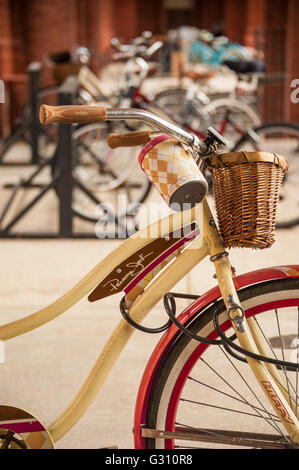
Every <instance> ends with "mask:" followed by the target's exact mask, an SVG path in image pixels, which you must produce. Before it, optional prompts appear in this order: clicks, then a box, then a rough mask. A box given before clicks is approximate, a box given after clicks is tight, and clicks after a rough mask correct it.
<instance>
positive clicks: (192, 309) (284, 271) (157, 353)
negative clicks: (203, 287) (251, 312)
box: [134, 265, 299, 449]
mask: <svg viewBox="0 0 299 470" xmlns="http://www.w3.org/2000/svg"><path fill="white" fill-rule="evenodd" d="M287 277H299V265H287V266H276V267H273V268H265V269H259V270H257V271H252V272H249V273H246V274H242V275H241V276H237V277H235V278H234V284H235V287H236V289H237V290H238V289H241V288H244V287H248V286H250V285H252V284H257V283H259V282H263V281H270V280H272V279H283V278H287ZM219 297H220V290H219V287H218V286H217V287H214V288H213V289H210V290H209V291H208V292H206V293H205V294H203V295H202V296H200V297H199V298H198V299H197V300H195V301H194V302H193V303H192V304H190V305H189V306H188V307H187V308H186V309H185V310H184V311H183V312H182V313H181V314H180V316H179V317H178V320H179V321H180V322H181V323H182V324H185V323H186V322H187V321H188V320H189V319H190V318H191V317H192V315H194V313H196V312H198V311H199V310H202V309H203V308H204V307H206V306H207V305H209V304H210V303H212V302H214V301H216V300H217V299H218V298H219ZM177 331H178V329H177V327H176V326H175V325H172V326H171V327H170V328H169V329H168V330H167V332H166V333H165V334H164V335H163V337H162V338H161V339H160V341H159V343H158V344H157V346H156V348H155V349H154V351H153V353H152V355H151V357H150V359H149V361H148V363H147V366H146V368H145V371H144V374H143V377H142V380H141V383H140V387H139V391H138V395H137V401H136V407H135V418H134V434H135V448H137V449H140V448H142V438H141V436H140V426H141V425H142V424H144V423H145V415H146V410H147V402H148V396H149V392H150V388H151V384H152V381H153V379H154V377H155V371H156V370H157V367H158V366H159V364H160V361H161V360H162V359H163V357H164V355H165V353H166V351H168V348H169V347H170V345H171V343H172V339H173V338H174V336H175V335H176V334H177Z"/></svg>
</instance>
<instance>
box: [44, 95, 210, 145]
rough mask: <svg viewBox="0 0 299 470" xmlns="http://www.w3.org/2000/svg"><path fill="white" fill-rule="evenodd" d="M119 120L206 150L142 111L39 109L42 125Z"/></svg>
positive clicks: (78, 107)
mask: <svg viewBox="0 0 299 470" xmlns="http://www.w3.org/2000/svg"><path fill="white" fill-rule="evenodd" d="M121 120H124V121H127V120H139V121H143V122H145V123H146V124H148V125H149V126H151V127H153V128H154V129H156V130H159V131H162V132H166V133H167V134H169V135H170V136H172V137H174V138H175V139H177V140H180V141H182V142H183V143H185V144H187V145H192V146H193V147H194V149H195V150H196V151H198V152H200V153H203V152H205V151H206V150H207V146H206V144H205V142H203V141H201V140H200V139H199V138H198V137H197V136H196V135H194V134H191V133H189V132H186V131H185V130H183V129H181V128H180V127H178V126H176V125H175V124H173V123H170V122H168V121H166V120H165V119H162V118H161V117H159V116H156V115H155V114H153V113H150V112H149V111H145V110H143V109H131V108H108V109H106V108H104V107H102V106H96V105H95V106H92V105H68V106H49V105H45V104H43V105H42V106H41V107H40V121H41V123H42V124H48V123H54V122H58V123H65V124H72V123H74V124H87V123H93V122H105V121H121Z"/></svg>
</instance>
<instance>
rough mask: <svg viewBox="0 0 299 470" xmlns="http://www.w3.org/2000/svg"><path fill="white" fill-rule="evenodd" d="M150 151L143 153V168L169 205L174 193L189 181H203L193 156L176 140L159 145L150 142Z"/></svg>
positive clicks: (159, 143) (165, 141) (164, 141)
mask: <svg viewBox="0 0 299 470" xmlns="http://www.w3.org/2000/svg"><path fill="white" fill-rule="evenodd" d="M150 144H151V145H150V146H149V150H148V151H147V152H146V153H145V152H143V155H142V160H141V161H140V160H139V161H140V163H141V167H142V169H143V171H144V172H145V174H146V175H147V177H148V178H149V179H150V181H151V182H152V184H153V185H154V186H155V188H156V189H157V191H158V192H159V193H160V194H161V196H162V197H163V198H164V199H165V201H166V202H167V204H169V202H170V199H171V197H172V195H173V194H174V192H175V191H176V190H177V189H178V188H180V187H181V186H182V185H183V184H185V183H187V182H189V181H198V180H201V181H202V180H203V176H202V174H201V172H200V170H199V169H198V167H197V165H196V163H195V161H194V159H193V158H192V155H191V154H189V153H187V152H186V150H185V149H184V148H183V146H182V145H181V144H180V143H178V142H176V141H175V140H172V139H170V138H169V139H168V140H163V141H162V142H161V141H160V142H159V141H158V143H157V145H153V144H154V140H153V141H152V142H150Z"/></svg>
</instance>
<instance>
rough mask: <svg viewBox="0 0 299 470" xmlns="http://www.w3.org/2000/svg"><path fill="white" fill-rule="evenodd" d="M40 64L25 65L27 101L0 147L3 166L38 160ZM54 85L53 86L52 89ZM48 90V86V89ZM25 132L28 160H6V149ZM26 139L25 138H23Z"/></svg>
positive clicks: (0, 160)
mask: <svg viewBox="0 0 299 470" xmlns="http://www.w3.org/2000/svg"><path fill="white" fill-rule="evenodd" d="M41 74H42V64H41V63H40V62H32V63H31V64H29V66H28V67H27V76H28V102H27V104H26V105H25V107H24V110H23V114H22V115H21V117H20V123H19V124H18V126H17V127H16V129H15V130H14V132H13V133H12V134H11V136H10V137H8V138H7V139H6V140H5V141H4V143H3V144H2V147H1V149H0V164H1V165H4V166H20V165H22V166H23V165H32V164H37V163H38V161H39V146H38V142H39V135H40V133H42V132H43V128H42V126H41V124H40V122H39V118H38V113H39V106H40V102H39V101H40V100H39V94H40V92H41V91H42V89H41ZM55 88H56V87H53V90H54V89H55ZM48 90H50V88H49V89H48ZM26 132H27V140H28V137H29V136H30V147H31V156H30V159H29V160H28V161H23V160H21V161H12V160H11V159H10V160H8V161H6V159H5V157H6V154H7V152H8V150H9V149H10V148H11V147H12V146H13V145H14V144H16V143H17V142H18V141H19V140H20V139H22V138H24V136H25V133H26ZM25 140H26V138H25Z"/></svg>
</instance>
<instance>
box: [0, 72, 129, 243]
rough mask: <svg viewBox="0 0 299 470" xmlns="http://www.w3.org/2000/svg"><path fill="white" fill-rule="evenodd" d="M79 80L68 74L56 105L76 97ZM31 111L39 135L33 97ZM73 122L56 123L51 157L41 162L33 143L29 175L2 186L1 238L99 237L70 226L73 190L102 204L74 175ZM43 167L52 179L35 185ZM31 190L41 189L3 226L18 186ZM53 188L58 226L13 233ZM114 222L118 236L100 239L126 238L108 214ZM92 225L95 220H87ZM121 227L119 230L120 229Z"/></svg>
mask: <svg viewBox="0 0 299 470" xmlns="http://www.w3.org/2000/svg"><path fill="white" fill-rule="evenodd" d="M37 70H38V69H37V68H36V69H35V70H34V69H33V70H32V73H33V75H34V79H32V93H33V90H34V89H35V85H37V81H38V75H37V74H36V75H35V73H36V72H37ZM78 89H79V85H78V80H77V78H76V77H74V76H70V77H68V78H67V79H66V80H65V82H64V83H63V84H62V85H61V87H60V88H59V90H58V104H59V105H70V104H73V103H74V102H75V100H76V96H77V94H78ZM32 103H33V107H32V112H33V113H34V116H35V118H33V119H32V128H31V132H32V137H33V138H34V139H37V138H38V133H39V128H40V123H39V122H38V124H37V122H36V117H37V116H38V111H39V109H38V106H39V104H38V102H37V100H33V101H32ZM72 131H73V128H72V125H71V124H59V125H58V143H57V147H56V150H55V152H54V154H53V156H52V157H51V158H50V159H49V160H46V161H41V160H40V159H39V155H38V146H37V142H36V141H35V142H34V145H33V146H32V161H33V162H36V165H35V168H34V170H33V172H32V173H31V174H30V176H29V177H27V178H26V179H20V180H19V182H18V183H16V184H6V185H5V186H4V187H5V188H7V189H11V194H10V196H9V198H8V201H7V202H6V204H5V206H4V208H3V209H2V212H1V213H0V238H99V237H98V236H97V235H96V233H95V230H93V231H91V232H86V233H78V232H75V231H74V229H73V221H74V217H76V215H75V214H74V212H73V209H72V200H73V190H74V188H76V189H77V190H80V191H82V192H83V193H84V194H85V196H86V197H89V198H90V199H91V200H92V201H93V203H95V204H97V205H98V204H101V202H102V201H100V200H97V199H96V197H95V196H94V194H92V193H91V192H90V191H89V190H88V188H87V187H86V186H85V185H84V184H83V183H82V182H80V181H78V179H77V178H76V177H75V176H74V172H73V165H74V154H73V142H72ZM45 167H49V168H50V173H51V181H50V182H49V183H48V184H36V183H35V178H36V177H37V176H38V175H39V174H40V173H41V171H43V170H44V168H45ZM30 188H31V189H32V188H35V189H36V188H38V189H40V192H39V193H38V195H36V196H35V197H34V198H33V199H32V200H31V201H30V202H29V203H28V204H27V205H26V206H25V207H24V208H22V209H21V210H20V211H19V212H18V213H17V214H16V215H15V216H14V217H13V219H12V220H10V221H9V223H8V224H7V225H4V226H3V225H2V222H3V220H4V218H5V216H6V214H7V213H8V211H9V209H10V208H11V206H12V203H13V201H14V200H15V197H16V195H17V193H18V191H19V190H20V189H30ZM50 190H54V191H55V192H56V195H57V197H58V201H59V229H58V231H57V232H55V233H52V232H38V233H35V232H30V233H27V232H25V233H24V232H22V233H20V232H13V231H12V229H13V228H14V227H15V225H16V224H17V223H18V222H19V221H20V220H21V219H22V218H23V217H25V216H26V215H28V213H29V212H30V210H31V209H32V208H33V207H34V206H36V204H37V203H38V202H39V201H40V200H41V199H42V198H43V197H44V196H45V195H46V194H47V193H48V192H49V191H50ZM107 211H108V219H109V216H110V215H111V217H113V220H114V221H115V226H116V227H117V228H118V230H114V231H113V233H114V234H115V233H117V234H119V233H121V236H115V235H114V236H113V235H111V234H107V233H105V235H106V236H104V237H103V238H109V239H111V238H127V237H128V230H127V227H126V225H125V224H124V223H123V221H121V220H118V219H117V217H115V214H112V213H111V214H109V209H108V210H107ZM90 223H91V224H93V225H95V222H94V221H93V222H90ZM120 229H121V230H120Z"/></svg>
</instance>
